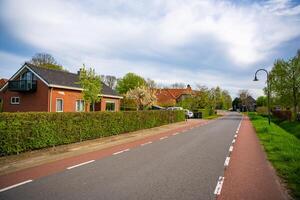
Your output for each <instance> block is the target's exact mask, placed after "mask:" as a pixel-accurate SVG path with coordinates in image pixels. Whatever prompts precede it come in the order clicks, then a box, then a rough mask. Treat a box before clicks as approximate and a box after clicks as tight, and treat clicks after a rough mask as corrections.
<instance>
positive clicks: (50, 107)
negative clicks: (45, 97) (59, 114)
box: [49, 87, 53, 112]
mask: <svg viewBox="0 0 300 200" xmlns="http://www.w3.org/2000/svg"><path fill="white" fill-rule="evenodd" d="M52 90H53V87H52V88H50V99H49V109H50V110H49V112H52Z"/></svg>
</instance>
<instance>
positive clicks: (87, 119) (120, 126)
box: [0, 111, 185, 156]
mask: <svg viewBox="0 0 300 200" xmlns="http://www.w3.org/2000/svg"><path fill="white" fill-rule="evenodd" d="M184 119H185V117H184V113H183V112H182V111H132V112H90V113H36V112H34V113H33V112H32V113H0V155H1V156H3V155H9V154H18V153H20V152H24V151H28V150H33V149H40V148H45V147H52V146H56V145H61V144H69V143H74V142H80V141H83V140H89V139H95V138H101V137H107V136H111V135H117V134H121V133H126V132H131V131H136V130H140V129H146V128H152V127H156V126H161V125H164V124H169V123H173V122H179V121H183V120H184Z"/></svg>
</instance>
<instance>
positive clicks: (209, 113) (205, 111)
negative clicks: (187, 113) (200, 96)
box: [199, 108, 215, 118]
mask: <svg viewBox="0 0 300 200" xmlns="http://www.w3.org/2000/svg"><path fill="white" fill-rule="evenodd" d="M199 112H201V113H202V118H206V117H209V116H212V115H214V114H215V110H213V109H210V108H205V109H199Z"/></svg>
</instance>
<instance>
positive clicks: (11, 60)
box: [0, 51, 28, 79]
mask: <svg viewBox="0 0 300 200" xmlns="http://www.w3.org/2000/svg"><path fill="white" fill-rule="evenodd" d="M0 60H1V64H0V79H1V78H10V77H9V76H11V75H13V74H14V73H15V72H16V71H17V70H18V69H19V68H20V66H21V65H22V64H24V62H25V61H26V60H28V58H27V57H23V56H18V55H15V54H11V53H6V52H4V51H0Z"/></svg>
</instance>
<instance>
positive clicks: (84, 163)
mask: <svg viewBox="0 0 300 200" xmlns="http://www.w3.org/2000/svg"><path fill="white" fill-rule="evenodd" d="M92 162H95V160H90V161H87V162H83V163H80V164H78V165H73V166H71V167H68V168H67V169H73V168H75V167H80V166H82V165H86V164H89V163H92Z"/></svg>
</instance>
